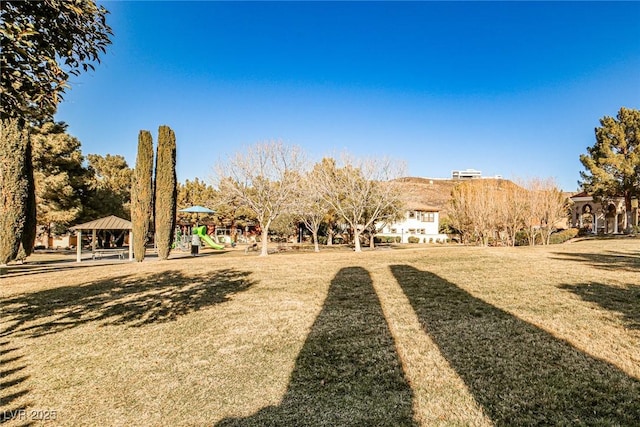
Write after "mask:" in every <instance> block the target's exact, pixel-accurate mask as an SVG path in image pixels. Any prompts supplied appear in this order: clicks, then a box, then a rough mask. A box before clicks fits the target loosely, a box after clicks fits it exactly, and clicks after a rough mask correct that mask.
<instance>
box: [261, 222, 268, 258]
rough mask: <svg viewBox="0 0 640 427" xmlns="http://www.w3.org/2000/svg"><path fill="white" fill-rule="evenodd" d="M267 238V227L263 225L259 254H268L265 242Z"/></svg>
mask: <svg viewBox="0 0 640 427" xmlns="http://www.w3.org/2000/svg"><path fill="white" fill-rule="evenodd" d="M268 240H269V228H268V227H265V228H263V229H262V250H261V252H260V256H267V255H269V251H268V248H267V242H268Z"/></svg>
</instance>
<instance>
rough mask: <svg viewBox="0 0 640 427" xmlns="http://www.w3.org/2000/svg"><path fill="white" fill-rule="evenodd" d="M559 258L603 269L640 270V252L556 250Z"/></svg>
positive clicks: (555, 253)
mask: <svg viewBox="0 0 640 427" xmlns="http://www.w3.org/2000/svg"><path fill="white" fill-rule="evenodd" d="M553 255H556V258H554V259H558V260H563V261H578V262H583V263H586V264H589V265H591V266H593V267H596V268H600V269H603V270H614V271H620V270H623V271H638V272H640V254H634V253H629V252H615V251H608V252H599V253H566V252H554V254H553Z"/></svg>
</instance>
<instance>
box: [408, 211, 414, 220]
mask: <svg viewBox="0 0 640 427" xmlns="http://www.w3.org/2000/svg"><path fill="white" fill-rule="evenodd" d="M415 217H416V213H415V212H414V211H409V219H412V218H415Z"/></svg>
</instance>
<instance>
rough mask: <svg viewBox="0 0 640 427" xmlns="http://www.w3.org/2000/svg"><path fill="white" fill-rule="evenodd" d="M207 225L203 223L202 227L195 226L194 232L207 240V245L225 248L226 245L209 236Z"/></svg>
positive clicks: (203, 239)
mask: <svg viewBox="0 0 640 427" xmlns="http://www.w3.org/2000/svg"><path fill="white" fill-rule="evenodd" d="M206 230H207V227H206V226H205V225H202V226H200V227H193V233H195V234H197V235H198V236H199V237H200V239H201V240H202V241H203V242H205V243H206V244H207V245H209V246H211V247H212V248H213V249H224V245H219V244H217V243H216V242H214V241H213V239H211V237H209V235H208V234H207V231H206Z"/></svg>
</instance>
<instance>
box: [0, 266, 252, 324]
mask: <svg viewBox="0 0 640 427" xmlns="http://www.w3.org/2000/svg"><path fill="white" fill-rule="evenodd" d="M250 274H251V273H249V272H243V271H238V270H234V269H227V270H222V271H216V272H214V273H212V275H211V276H205V275H193V276H192V275H185V274H184V273H182V272H181V271H165V272H162V273H157V274H153V275H149V276H145V277H139V276H120V277H115V278H110V279H106V280H99V281H96V282H92V283H89V284H86V285H80V286H65V287H59V288H54V289H48V290H44V291H40V292H34V293H29V294H23V295H18V296H14V297H10V298H5V299H2V300H0V312H1V313H2V316H3V324H5V325H7V326H5V327H4V329H2V330H0V337H4V336H10V335H13V334H18V335H23V336H28V337H38V336H42V335H47V334H51V333H56V332H60V331H63V330H66V329H70V328H74V327H76V326H79V325H83V324H86V323H89V322H99V323H101V324H104V325H119V324H121V325H129V326H143V325H146V324H150V323H157V322H166V321H171V320H175V319H177V318H178V317H179V316H182V315H185V314H188V313H191V312H194V311H198V310H201V309H203V308H207V307H210V306H212V305H215V304H218V303H221V302H224V301H226V300H227V299H228V298H229V296H230V295H231V294H233V293H237V292H241V291H244V290H246V289H248V288H249V287H250V286H252V285H253V284H254V282H253V281H252V280H250V278H249V276H250Z"/></svg>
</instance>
